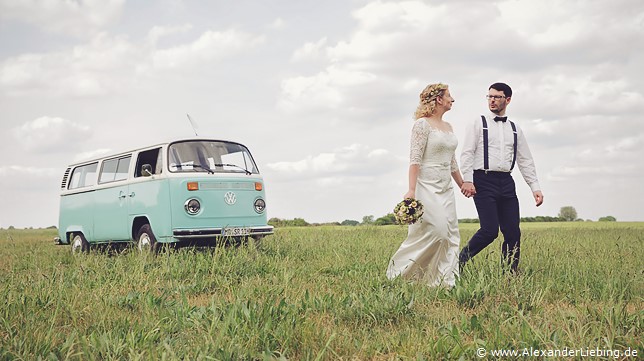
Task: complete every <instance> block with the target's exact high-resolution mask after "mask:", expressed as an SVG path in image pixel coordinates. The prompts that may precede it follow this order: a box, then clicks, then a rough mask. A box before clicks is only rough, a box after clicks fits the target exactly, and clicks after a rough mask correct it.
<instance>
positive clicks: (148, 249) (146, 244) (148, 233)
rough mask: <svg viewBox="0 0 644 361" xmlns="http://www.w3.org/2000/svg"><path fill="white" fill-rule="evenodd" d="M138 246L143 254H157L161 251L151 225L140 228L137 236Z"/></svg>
mask: <svg viewBox="0 0 644 361" xmlns="http://www.w3.org/2000/svg"><path fill="white" fill-rule="evenodd" d="M136 245H137V247H138V248H139V251H141V252H143V253H157V252H158V251H159V243H158V242H157V239H156V237H155V236H154V233H152V228H151V227H150V225H149V224H144V225H142V226H141V228H139V232H138V233H137V236H136Z"/></svg>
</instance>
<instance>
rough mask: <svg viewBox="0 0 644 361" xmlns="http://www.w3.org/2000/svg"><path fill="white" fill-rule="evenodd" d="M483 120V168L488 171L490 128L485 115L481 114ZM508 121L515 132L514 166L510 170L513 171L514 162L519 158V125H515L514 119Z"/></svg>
mask: <svg viewBox="0 0 644 361" xmlns="http://www.w3.org/2000/svg"><path fill="white" fill-rule="evenodd" d="M481 120H482V121H483V169H484V170H486V171H487V170H490V160H489V157H488V128H487V120H486V119H485V116H484V115H481ZM508 121H509V122H510V125H511V126H512V133H514V144H513V148H514V154H513V155H512V166H511V167H510V172H512V169H514V163H515V162H516V160H517V126H516V125H514V122H513V121H511V120H508Z"/></svg>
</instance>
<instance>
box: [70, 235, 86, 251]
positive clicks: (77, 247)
mask: <svg viewBox="0 0 644 361" xmlns="http://www.w3.org/2000/svg"><path fill="white" fill-rule="evenodd" d="M70 244H71V246H72V254H80V253H89V242H87V239H85V236H84V235H83V234H82V233H73V234H72V241H71V242H70Z"/></svg>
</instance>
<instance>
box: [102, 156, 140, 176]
mask: <svg viewBox="0 0 644 361" xmlns="http://www.w3.org/2000/svg"><path fill="white" fill-rule="evenodd" d="M130 159H132V157H131V156H127V157H122V158H114V159H108V160H106V161H104V162H103V166H102V167H101V175H100V177H99V180H98V182H99V183H107V182H114V181H119V180H124V179H127V171H128V169H129V168H130Z"/></svg>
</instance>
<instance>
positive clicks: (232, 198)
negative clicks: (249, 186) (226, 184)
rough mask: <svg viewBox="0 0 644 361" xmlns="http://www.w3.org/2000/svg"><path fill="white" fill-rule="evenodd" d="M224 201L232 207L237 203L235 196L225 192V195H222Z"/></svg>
mask: <svg viewBox="0 0 644 361" xmlns="http://www.w3.org/2000/svg"><path fill="white" fill-rule="evenodd" d="M224 201H225V202H226V204H228V205H231V206H232V205H233V204H235V202H237V196H236V195H235V193H233V192H226V194H224Z"/></svg>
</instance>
